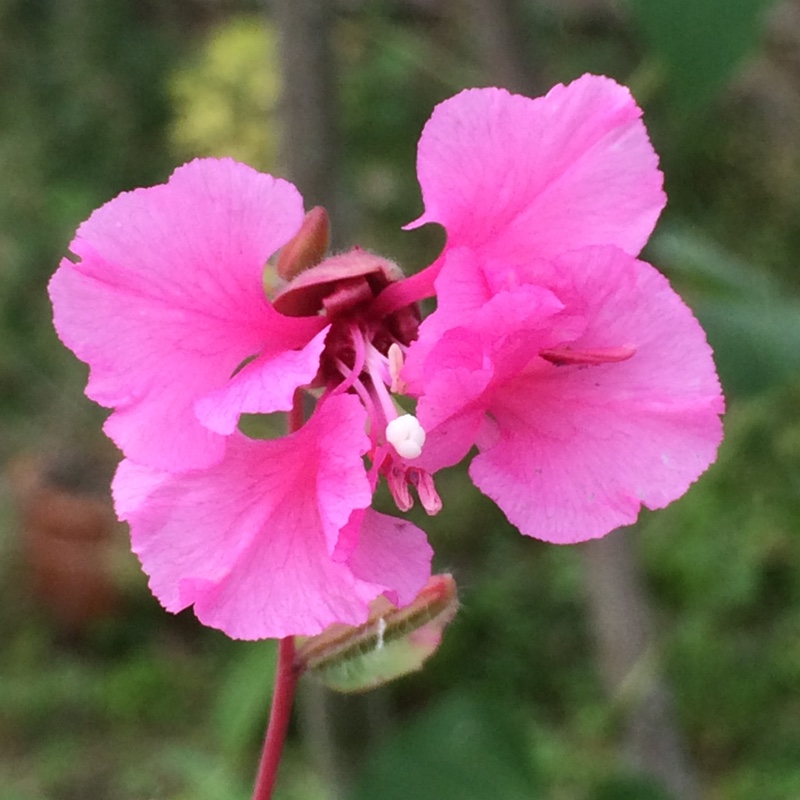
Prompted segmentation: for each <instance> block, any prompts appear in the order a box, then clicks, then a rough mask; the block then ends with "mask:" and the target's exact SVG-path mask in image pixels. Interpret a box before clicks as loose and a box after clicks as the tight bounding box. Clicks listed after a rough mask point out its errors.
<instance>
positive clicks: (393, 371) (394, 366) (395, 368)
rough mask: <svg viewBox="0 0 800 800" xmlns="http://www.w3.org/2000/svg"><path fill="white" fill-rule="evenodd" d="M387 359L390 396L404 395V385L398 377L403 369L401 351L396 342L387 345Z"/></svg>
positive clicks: (403, 358)
mask: <svg viewBox="0 0 800 800" xmlns="http://www.w3.org/2000/svg"><path fill="white" fill-rule="evenodd" d="M386 355H387V356H388V357H389V377H390V378H391V381H392V383H391V385H390V386H389V391H390V392H391V393H392V394H405V391H406V383H405V381H404V380H402V378H401V377H400V371H401V370H402V369H403V361H404V360H405V357H404V356H403V351H402V350H401V349H400V345H399V344H397V342H392V343H391V344H390V345H389V352H388V353H387V354H386Z"/></svg>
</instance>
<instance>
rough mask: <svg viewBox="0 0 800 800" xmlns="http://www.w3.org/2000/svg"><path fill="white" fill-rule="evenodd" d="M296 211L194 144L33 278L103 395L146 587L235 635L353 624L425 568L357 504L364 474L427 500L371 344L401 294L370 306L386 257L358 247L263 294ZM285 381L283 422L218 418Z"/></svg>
mask: <svg viewBox="0 0 800 800" xmlns="http://www.w3.org/2000/svg"><path fill="white" fill-rule="evenodd" d="M303 218H304V213H303V208H302V201H301V198H300V196H299V194H298V193H297V191H296V189H295V188H294V187H293V186H291V185H290V184H288V183H286V182H285V181H280V180H275V179H274V178H271V177H269V176H266V175H261V174H259V173H257V172H256V171H254V170H252V169H250V168H249V167H246V166H244V165H243V164H237V163H235V162H233V161H230V160H222V161H216V160H204V161H195V162H192V163H191V164H187V165H186V166H184V167H181V168H180V169H178V170H177V171H176V172H175V174H174V175H173V176H172V178H171V179H170V181H169V183H167V184H165V185H162V186H155V187H152V188H150V189H139V190H136V191H134V192H130V193H127V194H122V195H120V196H119V197H117V198H116V199H115V200H112V201H111V202H110V203H108V204H107V205H105V206H103V207H102V208H101V209H99V210H98V211H96V212H95V213H94V214H93V215H92V216H91V217H90V218H89V219H88V220H87V221H86V222H85V223H84V224H83V225H81V227H80V228H79V230H78V234H77V237H76V239H75V241H74V242H73V243H72V250H73V252H74V253H75V254H76V255H78V256H79V258H80V261H78V262H77V263H74V262H72V261H70V260H68V259H65V260H64V261H62V263H61V267H60V268H59V270H58V271H57V273H56V274H55V276H54V277H53V279H52V281H51V284H50V294H51V298H52V301H53V307H54V318H55V325H56V329H57V330H58V332H59V335H60V336H61V338H62V339H63V341H64V342H65V343H66V344H67V346H69V347H70V348H71V349H72V350H73V351H74V352H75V353H76V354H77V355H78V356H79V357H80V358H82V359H83V360H84V361H86V362H87V363H88V364H89V365H90V367H91V371H90V376H89V383H88V386H87V394H88V395H89V396H90V397H92V398H93V399H94V400H96V401H97V402H99V403H101V404H103V405H106V406H109V407H111V408H113V409H114V411H113V413H112V414H111V416H110V417H109V419H108V422H107V423H106V431H107V432H108V434H109V435H110V436H111V438H112V439H114V441H115V442H116V443H117V444H118V445H119V447H120V449H121V450H122V451H123V453H124V455H125V456H126V457H127V460H126V461H123V463H122V465H121V466H120V469H119V472H118V474H117V476H116V479H115V482H114V495H115V502H116V508H117V512H118V514H119V516H120V518H122V519H125V520H127V521H129V522H130V525H131V532H132V540H133V547H134V550H135V551H136V552H137V554H138V555H139V557H140V560H141V562H142V565H143V566H144V569H145V571H146V572H147V573H148V574H149V576H150V586H151V588H152V590H153V592H154V593H155V594H156V596H157V597H158V598H159V599H160V600H161V602H162V603H163V604H164V605H165V606H166V607H167V608H168V609H170V610H172V611H177V610H179V609H182V608H185V607H186V606H188V605H192V604H193V605H194V607H195V611H196V613H197V615H198V616H199V617H200V619H201V620H202V621H203V622H205V623H207V624H209V625H212V626H215V627H219V628H221V629H222V630H224V631H226V632H227V633H229V634H230V635H231V636H235V637H240V638H261V637H282V636H286V635H288V634H309V635H310V634H315V633H318V632H320V631H321V630H323V629H324V628H325V627H326V626H327V625H329V624H331V623H332V622H334V621H338V622H344V623H348V624H358V623H360V622H363V621H364V619H366V617H367V615H368V613H369V603H370V601H372V600H374V599H375V597H377V596H379V595H381V594H384V593H386V594H387V595H388V596H389V597H390V599H392V601H393V602H399V603H401V604H403V603H407V602H410V601H411V600H412V599H413V598H414V596H415V595H416V593H417V592H418V591H419V590H420V589H422V588H423V587H424V586H425V583H426V581H427V579H428V577H429V576H430V561H431V556H432V551H431V549H430V547H429V546H428V543H427V541H426V539H425V535H424V534H423V533H422V531H420V530H419V529H418V528H416V527H415V526H414V525H412V524H411V523H408V522H404V521H401V520H395V519H392V518H391V517H385V516H383V515H380V514H377V513H375V512H373V511H371V510H369V506H370V503H371V500H372V494H373V491H374V489H375V485H376V483H377V481H378V477H379V474H381V473H384V474H387V475H388V476H390V483H391V485H392V488H393V491H394V492H395V493H396V494H397V495H398V496H399V497H400V502H401V505H402V506H403V507H404V508H407V507H408V505H410V502H411V499H410V494H409V489H408V486H409V484H413V485H414V486H415V487H416V489H417V491H418V493H419V495H420V498H421V500H422V502H423V504H424V505H425V506H426V507H427V508H428V509H429V510H430V511H435V510H438V507H439V498H438V496H437V495H436V492H435V489H434V487H433V483H432V480H431V478H430V476H429V475H427V474H423V473H422V471H421V470H419V469H415V468H414V467H413V466H412V465H410V463H408V459H407V458H406V457H405V456H404V455H401V453H400V452H399V451H398V450H397V449H396V448H395V446H394V445H392V443H391V441H390V439H391V436H389V437H387V433H386V431H387V428H389V425H390V423H392V422H393V421H394V420H395V419H397V418H398V417H400V416H401V413H400V411H399V410H398V408H397V406H396V404H395V403H394V401H393V399H392V397H391V396H390V392H389V388H390V386H391V384H392V382H393V369H392V368H391V365H390V361H389V357H388V352H389V350H390V348H391V347H392V345H394V348H395V351H396V350H397V349H398V348H400V347H402V348H405V347H407V346H408V344H409V343H410V342H411V340H412V339H413V337H414V336H415V335H416V330H417V326H418V323H419V316H418V312H417V311H416V308H415V307H413V306H411V307H409V306H408V305H407V306H405V307H403V308H400V309H398V310H397V311H394V312H392V313H390V314H386V315H382V316H381V317H376V316H375V315H373V314H371V312H370V303H371V301H372V299H373V298H374V296H375V295H376V294H377V293H378V292H379V291H380V290H381V289H382V288H384V287H385V286H386V285H387V284H388V283H389V282H391V281H393V280H396V279H397V278H398V277H400V273H399V270H398V268H397V267H396V266H395V265H393V264H392V263H391V262H388V261H386V260H385V259H382V258H379V257H377V256H374V255H372V254H370V253H366V252H364V251H361V250H358V249H356V250H353V251H351V252H350V253H345V254H342V255H338V256H333V257H331V258H328V259H326V260H324V261H323V262H322V263H320V264H318V265H317V266H312V267H311V268H308V269H305V271H303V272H301V273H300V274H299V275H298V276H297V277H295V278H294V279H293V280H291V281H290V282H289V283H288V284H286V285H285V286H284V287H283V288H282V290H281V291H280V292H278V293H277V295H276V296H275V297H274V298H273V299H272V301H270V299H269V298H268V297H267V294H266V293H265V290H264V269H265V265H266V264H267V260H268V259H269V258H270V257H271V256H272V255H273V253H274V252H275V251H276V250H277V249H278V248H280V247H282V246H283V245H285V244H286V243H287V242H289V240H290V239H291V237H293V236H294V235H295V234H296V233H297V232H298V230H299V229H300V228H301V225H302V223H303ZM393 352H394V351H393ZM395 371H396V370H395ZM300 388H305V389H306V390H308V391H309V392H311V393H313V394H315V395H317V396H319V397H321V399H320V401H319V402H318V403H317V407H316V410H315V411H314V413H313V415H312V416H311V418H310V419H309V420H308V421H307V422H306V424H305V425H303V427H302V428H301V429H300V430H299V431H297V432H296V433H294V434H293V435H291V436H288V437H284V438H280V439H277V440H274V441H263V440H251V439H247V438H246V437H245V436H243V435H242V434H240V433H239V432H238V431H237V425H238V422H239V419H240V416H241V415H242V414H267V413H270V412H274V411H289V410H291V409H292V408H293V404H294V398H295V394H296V391H297V390H298V389H300ZM365 430H368V431H369V435H367V434H366V433H365ZM398 446H399V447H400V450H403V447H402V445H398ZM365 455H368V456H369V459H370V468H369V470H368V469H367V467H366V466H365V464H364V456H365Z"/></svg>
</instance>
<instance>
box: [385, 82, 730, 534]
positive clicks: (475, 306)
mask: <svg viewBox="0 0 800 800" xmlns="http://www.w3.org/2000/svg"><path fill="white" fill-rule="evenodd" d="M640 115H641V112H640V110H639V109H638V108H637V106H636V104H635V103H634V101H633V99H632V98H631V96H630V94H629V93H628V91H627V90H626V89H624V88H622V87H620V86H618V85H617V84H615V83H614V82H613V81H611V80H609V79H606V78H599V77H594V76H584V77H583V78H581V79H579V80H577V81H575V82H574V83H572V84H570V85H569V86H566V87H564V86H556V87H555V88H554V89H553V90H552V91H551V92H550V93H549V94H548V95H547V96H546V97H543V98H539V99H537V100H529V99H527V98H523V97H516V96H511V95H508V94H507V93H505V92H503V91H501V90H498V89H486V90H474V91H467V92H463V93H462V94H460V95H458V96H457V97H455V98H453V99H451V100H449V101H447V102H445V103H443V104H442V105H440V106H439V107H438V108H437V109H436V111H435V112H434V114H433V117H432V118H431V120H430V121H429V122H428V125H427V126H426V128H425V130H424V132H423V135H422V139H421V141H420V145H419V157H418V172H419V175H420V182H421V184H422V192H423V197H424V200H425V213H424V214H423V216H422V217H421V218H420V220H418V221H417V223H415V224H421V223H423V222H439V223H440V224H442V225H443V226H444V227H445V229H446V231H447V244H446V247H445V249H444V252H443V253H442V255H441V256H440V257H439V259H437V261H436V262H435V263H434V264H433V265H432V266H431V267H429V268H428V270H426V271H424V272H423V273H421V274H420V275H418V276H416V277H415V278H414V279H413V280H414V281H415V282H416V283H417V286H418V287H419V286H423V285H425V284H430V283H433V284H434V286H435V290H436V293H437V296H438V309H437V310H436V312H435V313H433V314H432V315H431V316H430V317H429V318H428V319H427V320H425V322H424V323H423V324H422V326H421V328H420V332H419V338H418V340H417V341H416V342H415V343H414V344H413V345H412V346H411V348H410V349H409V352H408V357H407V361H406V366H405V370H404V372H403V373H402V377H403V379H404V380H405V381H406V382H407V384H408V388H409V391H410V392H411V393H412V394H415V393H417V394H420V395H421V399H420V401H419V406H418V411H417V415H418V417H419V419H420V422H421V423H422V425H423V426H424V427H425V429H426V431H427V436H428V445H427V446H426V455H425V457H424V458H423V459H422V460H421V464H422V465H424V466H425V467H426V468H427V469H428V470H431V471H433V470H435V469H438V468H439V467H442V466H445V465H448V464H452V463H455V462H457V461H459V460H460V459H461V458H462V457H463V456H465V455H466V454H467V452H468V451H469V449H470V448H471V447H472V446H473V444H477V446H478V450H479V455H478V456H477V457H475V458H474V459H473V461H472V464H471V466H470V475H471V477H472V479H473V481H474V482H475V484H476V485H477V486H478V488H480V489H481V490H482V491H483V492H485V493H486V494H487V495H489V497H491V498H492V499H493V500H494V501H495V502H497V503H498V505H499V506H500V507H501V508H502V509H503V511H504V512H505V513H506V515H507V516H508V518H509V520H510V521H511V522H512V523H513V524H514V525H515V526H517V527H518V528H519V529H520V531H522V532H523V533H525V534H527V535H530V536H535V537H537V538H540V539H546V540H548V541H553V542H560V543H566V542H576V541H582V540H584V539H588V538H593V537H597V536H602V535H604V534H605V533H608V531H610V530H611V529H613V528H615V527H618V526H620V525H626V524H630V523H631V522H633V521H635V519H636V516H637V513H638V511H639V508H640V506H641V504H642V503H644V504H645V505H647V506H648V507H650V508H660V507H662V506H664V505H666V504H667V503H669V502H671V501H672V500H674V499H675V498H677V497H679V496H680V495H682V494H683V493H684V492H685V491H686V489H687V488H688V487H689V485H690V484H691V483H692V481H694V480H695V479H696V478H697V477H698V476H699V475H700V474H701V473H702V472H703V471H704V470H705V469H706V468H707V466H708V465H709V464H710V463H711V462H712V461H713V460H714V458H715V455H716V450H717V446H718V444H719V442H720V439H721V436H722V428H721V423H720V420H719V414H721V413H722V411H723V399H722V395H721V391H720V386H719V382H718V380H717V377H716V372H715V369H714V364H713V360H712V355H711V350H710V348H709V346H708V344H707V343H706V340H705V336H704V334H703V331H702V329H701V328H700V326H699V324H698V323H697V322H696V320H695V319H694V317H693V316H692V314H691V312H690V311H689V309H688V308H687V307H686V306H685V305H684V303H683V302H682V301H681V300H680V298H679V297H678V295H677V294H675V292H674V291H673V290H672V289H671V288H670V286H669V284H668V283H667V281H666V279H664V278H663V277H662V276H661V275H660V274H659V273H658V272H657V271H656V270H655V269H654V268H653V267H651V266H650V265H648V264H646V263H644V262H642V261H638V260H636V259H635V258H634V256H635V255H636V254H637V253H638V251H639V249H640V248H641V247H642V245H643V244H644V242H645V241H646V239H647V237H648V235H649V234H650V232H651V230H652V227H653V225H654V223H655V220H656V218H657V217H658V214H659V212H660V210H661V208H662V206H663V204H664V195H663V192H662V190H661V174H660V172H659V171H658V168H657V159H656V155H655V153H654V152H653V150H652V147H651V146H650V143H649V140H648V138H647V134H646V131H645V129H644V126H643V125H642V122H641V120H640ZM404 291H406V288H405V287H403V286H402V285H398V286H396V287H393V288H392V289H390V290H388V291H387V293H386V294H387V296H388V295H389V293H390V292H395V293H396V296H398V297H400V296H402V292H404ZM386 307H390V305H389V304H388V303H387V306H386Z"/></svg>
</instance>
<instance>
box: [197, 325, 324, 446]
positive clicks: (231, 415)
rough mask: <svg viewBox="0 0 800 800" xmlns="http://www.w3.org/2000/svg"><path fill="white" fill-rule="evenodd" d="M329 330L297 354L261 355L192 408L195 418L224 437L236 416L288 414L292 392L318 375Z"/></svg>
mask: <svg viewBox="0 0 800 800" xmlns="http://www.w3.org/2000/svg"><path fill="white" fill-rule="evenodd" d="M329 330H330V326H327V327H325V328H323V329H322V331H320V332H319V333H318V334H317V335H316V336H315V337H314V338H313V339H312V340H311V341H310V342H309V343H308V344H307V345H306V346H305V347H304V348H302V349H301V350H286V351H284V352H280V353H278V354H277V355H272V354H268V355H262V356H260V357H259V358H257V359H256V360H255V361H252V362H251V363H249V364H247V366H245V367H244V368H243V369H242V370H240V371H239V372H238V373H237V374H236V375H235V377H233V378H232V379H231V380H229V381H228V383H227V384H226V385H225V386H224V387H223V388H221V389H217V390H216V391H214V392H211V393H210V394H208V395H206V396H205V397H203V398H201V399H200V400H198V401H197V403H196V404H195V410H196V412H197V418H198V419H199V420H200V422H201V423H202V424H203V425H205V426H206V427H207V428H208V429H209V430H212V431H214V432H215V433H220V434H223V435H227V434H230V433H233V431H234V430H236V426H237V424H238V422H239V415H240V414H267V413H270V412H272V411H289V410H291V408H292V400H293V397H294V391H295V389H296V388H297V387H298V386H304V385H306V384H309V383H311V381H312V380H313V378H314V376H315V375H316V374H317V372H318V371H319V359H320V356H321V355H322V351H323V350H324V348H325V337H326V336H327V335H328V331H329Z"/></svg>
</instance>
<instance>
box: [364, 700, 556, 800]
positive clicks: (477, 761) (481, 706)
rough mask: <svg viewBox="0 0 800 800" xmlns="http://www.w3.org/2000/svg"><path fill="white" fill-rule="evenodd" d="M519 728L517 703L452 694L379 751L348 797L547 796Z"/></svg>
mask: <svg viewBox="0 0 800 800" xmlns="http://www.w3.org/2000/svg"><path fill="white" fill-rule="evenodd" d="M520 730H521V728H520V726H518V725H517V724H516V710H515V709H514V708H509V707H507V706H506V705H505V704H499V703H497V702H492V703H490V702H489V701H487V700H479V699H477V698H475V697H471V696H466V695H454V696H451V697H450V698H449V699H448V700H446V701H445V702H443V703H442V704H441V705H439V706H436V707H434V708H433V709H430V710H429V711H427V712H426V713H424V714H422V715H421V716H420V717H418V718H417V719H416V720H415V721H414V722H412V723H411V724H410V725H408V726H406V727H405V728H404V729H403V730H402V731H401V732H400V733H399V734H398V735H397V736H396V737H394V738H393V739H392V740H391V741H390V742H388V744H386V745H385V746H383V747H382V748H381V749H380V750H379V751H378V752H377V753H376V754H375V756H374V757H373V758H372V759H371V761H369V762H368V763H367V766H366V768H365V770H364V771H363V773H362V776H361V780H360V782H359V784H358V785H357V787H356V790H355V792H354V793H353V794H352V796H351V798H350V800H374V799H375V798H377V797H379V798H381V800H409V798H413V800H443V798H458V800H487V798H502V800H536V798H542V797H544V795H543V793H542V792H541V790H540V788H539V780H538V779H537V776H536V775H535V771H534V766H533V759H532V758H531V757H530V755H529V753H528V752H527V749H526V738H525V737H524V736H523V735H521V734H520Z"/></svg>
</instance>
